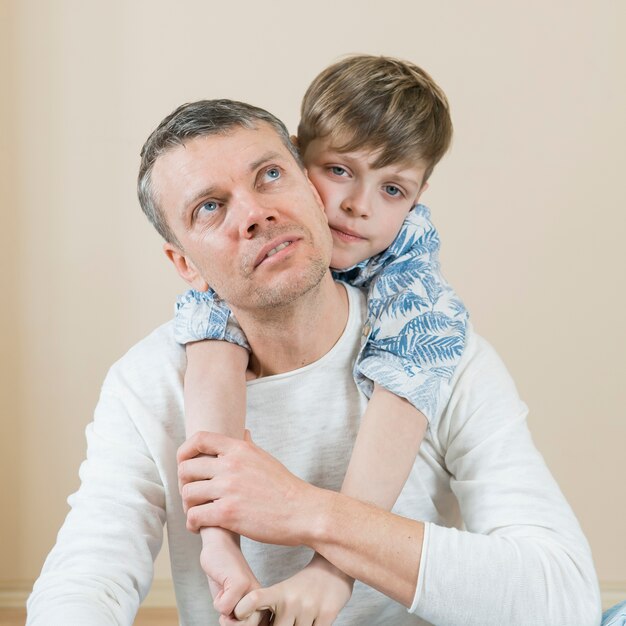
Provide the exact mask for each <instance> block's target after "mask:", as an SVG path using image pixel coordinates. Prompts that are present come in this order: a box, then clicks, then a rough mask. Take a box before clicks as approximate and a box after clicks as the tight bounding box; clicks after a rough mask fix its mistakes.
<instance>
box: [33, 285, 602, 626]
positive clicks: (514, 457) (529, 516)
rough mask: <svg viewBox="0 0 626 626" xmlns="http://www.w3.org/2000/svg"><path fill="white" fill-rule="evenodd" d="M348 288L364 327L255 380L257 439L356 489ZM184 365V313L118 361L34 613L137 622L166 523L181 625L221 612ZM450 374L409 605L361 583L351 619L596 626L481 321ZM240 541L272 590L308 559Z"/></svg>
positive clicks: (429, 457) (429, 440)
mask: <svg viewBox="0 0 626 626" xmlns="http://www.w3.org/2000/svg"><path fill="white" fill-rule="evenodd" d="M348 293H349V296H350V317H349V321H348V325H347V327H346V330H345V331H344V334H343V336H342V337H341V338H340V340H339V341H338V342H337V344H335V346H334V347H333V349H332V350H331V351H330V352H329V353H328V354H326V355H325V356H324V357H322V359H320V360H319V361H317V362H315V363H313V364H311V365H309V366H307V367H305V368H302V369H299V370H296V371H293V372H288V373H286V374H280V375H277V376H272V377H268V378H262V379H259V380H255V381H251V382H250V383H249V384H248V415H247V427H248V428H249V429H250V430H251V432H252V435H253V438H254V440H255V442H256V443H257V444H258V445H260V446H261V447H263V448H265V449H266V450H267V451H268V452H270V453H271V454H273V455H274V456H276V457H277V458H278V459H280V460H281V461H282V462H283V463H284V464H285V465H286V466H287V467H288V468H289V469H290V470H291V471H292V472H294V473H295V474H297V475H298V476H300V477H302V478H304V479H306V480H308V481H309V482H311V483H314V484H316V485H319V486H321V487H325V488H328V489H339V487H340V485H341V482H342V478H343V476H344V474H345V470H346V468H347V463H348V460H349V456H350V452H351V449H352V445H353V443H354V438H355V435H356V432H357V430H358V423H359V416H360V415H361V413H362V411H363V409H364V406H365V400H364V398H363V397H362V396H361V395H360V394H359V392H358V390H357V388H356V386H355V384H354V382H353V380H352V374H351V371H352V369H351V363H352V362H353V360H354V358H355V357H356V354H357V352H358V348H359V343H360V337H361V326H362V321H363V319H364V318H363V315H364V298H363V296H362V294H361V293H360V292H359V291H358V290H356V289H354V288H348ZM184 368H185V353H184V350H183V349H182V348H180V347H179V346H178V345H177V344H176V343H175V341H174V339H173V335H172V326H171V324H166V325H164V326H162V327H160V328H159V329H157V330H156V331H155V332H154V333H152V334H151V335H150V336H148V337H147V338H146V339H145V340H143V341H142V342H140V343H139V344H138V345H137V346H135V347H134V348H133V349H132V350H130V351H129V352H128V353H127V354H126V355H125V356H124V357H123V358H122V359H121V360H120V361H119V362H118V363H116V364H115V365H114V366H113V367H112V368H111V370H110V372H109V374H108V376H107V378H106V381H105V383H104V385H103V388H102V394H101V397H100V401H99V403H98V406H97V408H96V412H95V418H94V421H93V423H92V424H90V425H89V426H88V428H87V443H88V449H87V459H86V461H85V462H84V463H83V464H82V466H81V469H80V477H81V487H80V489H79V491H78V492H77V493H75V494H74V495H72V496H71V497H70V499H69V503H70V505H71V507H72V508H71V511H70V513H69V514H68V516H67V519H66V520H65V523H64V525H63V527H62V529H61V531H60V533H59V536H58V540H57V543H56V545H55V547H54V549H53V550H52V552H51V553H50V555H49V557H48V559H47V560H46V563H45V565H44V568H43V571H42V573H41V576H40V578H39V580H38V581H37V583H36V584H35V587H34V590H33V593H32V595H31V597H30V599H29V602H28V621H27V624H28V626H57V625H59V626H61V625H62V626H74V625H76V626H113V625H130V624H132V621H133V618H134V615H135V613H136V611H137V608H138V606H139V604H140V602H141V600H142V599H143V598H144V597H145V595H146V594H147V592H148V590H149V587H150V584H151V581H152V572H153V560H154V557H155V556H156V554H157V552H158V550H159V548H160V546H161V541H162V532H163V523H164V522H167V532H168V539H169V548H170V557H171V565H172V575H173V579H174V585H175V590H176V597H177V601H178V608H179V613H180V620H181V625H182V626H200V625H202V626H206V625H207V624H215V625H217V623H218V621H217V615H216V614H215V613H214V611H213V609H212V607H211V599H210V595H209V592H208V588H207V584H206V577H205V576H204V574H203V572H202V570H201V568H200V566H199V562H198V557H199V552H200V546H201V544H200V540H199V538H198V536H196V535H193V534H191V533H189V532H187V531H186V529H185V517H184V514H183V511H182V507H181V501H180V496H179V494H178V488H177V471H176V449H177V447H178V446H179V445H180V444H181V443H182V442H183V440H184V418H183V396H182V380H183V374H184ZM452 383H453V386H454V389H453V392H452V396H451V399H450V402H449V404H448V406H447V408H446V410H445V411H444V413H443V415H442V417H441V420H440V422H439V425H438V428H437V430H436V431H435V432H430V431H429V433H428V434H427V436H426V438H425V440H424V442H423V444H422V447H421V450H420V453H419V455H418V458H417V460H416V462H415V466H414V468H413V471H412V473H411V475H410V476H409V479H408V480H407V484H406V485H405V488H404V490H403V492H402V494H401V495H400V497H399V499H398V502H397V503H396V506H395V507H394V511H395V512H396V513H398V514H400V515H404V516H406V517H411V518H414V519H418V520H422V521H425V522H427V524H426V535H425V540H424V549H423V555H422V560H421V564H420V567H419V577H418V586H417V589H416V594H415V600H414V603H413V606H412V607H411V611H410V612H407V611H406V609H405V608H404V607H402V606H400V605H399V604H397V603H395V602H393V601H391V600H389V599H388V598H386V597H385V596H383V595H382V594H380V593H378V592H376V591H374V590H372V589H371V588H369V587H367V586H365V585H362V584H359V583H357V585H355V590H354V594H353V597H352V598H351V600H350V602H349V603H348V605H347V606H346V608H345V609H344V610H343V611H342V613H341V615H340V616H339V618H338V619H337V621H336V622H335V624H337V625H342V626H343V625H369V624H371V625H378V624H380V625H383V624H384V625H393V626H404V625H407V626H409V625H411V626H416V625H419V624H428V623H431V624H436V625H437V626H446V625H456V626H469V625H473V624H475V625H477V626H478V625H479V626H489V625H490V624H493V625H497V626H501V625H503V624H507V626H514V625H520V626H521V625H524V626H541V625H550V626H559V625H562V626H595V624H598V623H599V620H600V601H599V591H598V584H597V579H596V575H595V571H594V567H593V562H592V559H591V554H590V550H589V546H588V545H587V542H586V540H585V538H584V536H583V534H582V532H581V529H580V527H579V525H578V523H577V521H576V518H575V516H574V514H573V513H572V511H571V509H570V508H569V506H568V505H567V503H566V501H565V499H564V498H563V496H562V494H561V492H560V490H559V488H558V486H557V485H556V483H555V481H554V479H553V478H552V476H551V475H550V472H549V471H548V469H547V468H546V466H545V464H544V462H543V460H542V458H541V456H540V454H539V453H538V451H537V450H536V448H535V447H534V445H533V443H532V441H531V438H530V434H529V432H528V429H527V425H526V413H527V409H526V407H525V405H524V404H523V403H522V402H521V401H520V399H519V398H518V395H517V392H516V389H515V386H514V384H513V382H512V380H511V378H510V376H509V375H508V373H507V371H506V369H505V368H504V366H503V364H502V363H501V361H500V360H499V358H498V357H497V355H496V354H495V352H494V351H493V349H492V348H491V347H490V346H489V345H488V344H486V342H484V341H483V340H482V339H480V338H479V337H478V336H477V335H475V334H474V333H473V332H472V331H471V329H470V334H469V336H468V342H467V347H466V350H465V353H464V356H463V359H462V362H461V364H460V366H459V367H458V370H457V373H456V375H455V378H454V380H453V381H452ZM242 549H243V550H244V553H245V554H246V557H247V558H248V561H249V562H250V564H251V566H252V568H253V570H254V571H255V573H256V574H257V576H258V577H259V579H260V581H261V583H262V584H264V585H267V584H272V583H274V582H276V581H278V580H281V579H284V578H286V577H288V576H289V575H291V574H293V573H295V571H297V570H298V569H299V568H301V567H303V566H304V565H305V564H306V562H308V559H309V558H310V551H309V550H307V549H306V548H287V547H281V546H267V545H262V544H257V543H255V542H251V541H248V540H245V539H244V540H242ZM416 567H417V564H416Z"/></svg>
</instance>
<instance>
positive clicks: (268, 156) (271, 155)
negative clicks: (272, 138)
mask: <svg viewBox="0 0 626 626" xmlns="http://www.w3.org/2000/svg"><path fill="white" fill-rule="evenodd" d="M277 159H281V160H282V159H284V155H283V154H280V152H275V151H271V152H266V153H265V154H263V155H262V156H260V157H259V158H258V159H255V160H254V161H252V163H250V165H249V166H248V171H250V172H254V170H256V169H258V168H259V167H260V166H261V165H263V164H264V163H267V162H268V161H275V160H277Z"/></svg>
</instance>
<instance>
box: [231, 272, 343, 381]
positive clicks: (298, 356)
mask: <svg viewBox="0 0 626 626" xmlns="http://www.w3.org/2000/svg"><path fill="white" fill-rule="evenodd" d="M235 315H236V317H237V320H238V321H239V324H240V325H241V328H242V330H243V331H244V333H245V334H246V338H247V340H248V343H249V344H250V348H251V350H252V355H251V357H250V366H249V372H248V374H249V378H261V377H264V376H272V375H274V374H282V373H283V372H289V371H292V370H295V369H298V368H300V367H304V366H305V365H309V364H310V363H314V362H315V361H317V360H318V359H320V358H321V357H323V356H324V355H325V354H326V353H327V352H329V351H330V349H331V348H332V347H333V346H334V345H335V343H337V341H338V339H339V337H341V335H342V333H343V331H344V329H345V327H346V324H347V321H348V295H347V292H346V289H345V287H344V286H343V285H341V284H340V283H335V281H334V280H333V279H332V277H331V275H330V273H328V274H326V276H324V278H323V279H322V281H321V282H320V283H319V285H317V286H316V287H315V288H314V289H312V290H311V291H309V292H308V293H306V294H304V295H303V296H301V297H300V298H298V299H297V300H296V301H295V302H292V303H290V304H288V305H285V306H283V307H273V308H272V309H271V310H268V311H261V312H259V311H255V312H254V313H251V312H244V311H235Z"/></svg>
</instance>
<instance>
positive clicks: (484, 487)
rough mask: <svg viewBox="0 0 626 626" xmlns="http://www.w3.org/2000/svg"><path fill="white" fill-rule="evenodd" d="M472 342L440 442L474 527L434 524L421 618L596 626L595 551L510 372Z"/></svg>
mask: <svg viewBox="0 0 626 626" xmlns="http://www.w3.org/2000/svg"><path fill="white" fill-rule="evenodd" d="M470 341H471V343H472V345H471V347H470V346H469V345H468V352H469V353H470V355H471V356H470V360H471V365H472V367H471V368H465V371H464V372H463V374H462V375H461V376H460V378H457V379H455V381H454V385H455V391H454V393H453V397H452V400H451V402H450V403H449V405H448V407H446V409H445V411H444V413H443V415H442V418H441V421H440V425H439V429H438V432H437V433H436V438H435V445H436V446H437V447H440V451H441V454H442V455H443V456H444V459H445V467H446V469H447V471H448V472H449V473H450V487H451V489H452V492H453V494H454V495H455V496H456V499H457V501H458V505H459V509H460V514H461V517H462V519H463V524H464V526H463V528H461V529H457V528H447V527H444V526H442V525H437V524H433V523H429V524H428V541H427V542H425V544H424V548H423V552H422V562H421V563H420V572H419V580H418V585H417V590H416V595H415V600H414V603H413V606H412V607H411V611H412V612H414V613H416V614H417V615H419V616H420V617H421V618H423V619H425V620H427V621H428V622H429V623H433V624H464V625H466V626H489V625H491V624H493V625H494V626H495V625H500V624H507V625H510V626H526V625H528V624H533V626H553V625H555V624H563V625H565V624H576V625H577V626H595V625H596V624H599V623H600V613H601V611H600V594H599V589H598V581H597V578H596V574H595V570H594V566H593V561H592V557H591V551H590V549H589V545H588V543H587V541H586V539H585V537H584V535H583V533H582V530H581V528H580V526H579V524H578V522H577V520H576V517H575V515H574V513H573V511H572V510H571V508H570V507H569V505H568V504H567V502H566V500H565V498H564V497H563V495H562V493H561V491H560V489H559V487H558V485H557V483H556V481H555V480H554V478H553V477H552V475H551V473H550V471H549V469H548V468H547V466H546V464H545V462H544V460H543V458H542V457H541V455H540V453H539V452H538V450H537V449H536V447H535V446H534V444H533V441H532V438H531V436H530V432H529V430H528V426H527V421H526V417H527V412H528V411H527V408H526V406H525V405H524V403H523V402H522V401H521V400H520V399H519V396H518V394H517V390H516V389H515V385H514V383H513V381H512V380H511V378H510V376H509V375H508V373H507V371H506V368H505V367H504V365H503V364H502V362H501V361H500V359H499V358H498V356H497V355H496V353H495V351H494V350H493V349H492V348H491V347H490V346H489V345H488V344H487V343H486V342H484V341H482V340H480V341H478V340H477V342H476V345H479V347H480V349H479V350H474V339H471V340H470ZM462 367H463V366H462Z"/></svg>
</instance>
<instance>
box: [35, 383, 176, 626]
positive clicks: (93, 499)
mask: <svg viewBox="0 0 626 626" xmlns="http://www.w3.org/2000/svg"><path fill="white" fill-rule="evenodd" d="M134 404H137V407H134V406H133V405H134ZM138 406H139V400H138V399H137V398H136V397H135V395H134V394H132V393H130V392H129V393H128V394H126V397H125V398H124V396H123V395H122V394H117V393H115V391H114V390H113V389H112V384H111V375H109V377H108V378H107V381H106V382H105V385H104V387H103V391H102V394H101V397H100V401H99V403H98V406H97V408H96V413H95V418H94V421H93V422H92V423H91V424H90V425H89V426H88V427H87V431H86V434H87V458H86V460H85V461H84V462H83V463H82V465H81V468H80V480H81V484H80V488H79V489H78V491H77V492H76V493H75V494H73V495H72V496H70V498H69V499H68V503H69V505H70V507H71V510H70V512H69V513H68V515H67V517H66V519H65V522H64V524H63V526H62V528H61V530H60V532H59V534H58V537H57V542H56V545H55V546H54V548H53V549H52V551H51V552H50V554H49V556H48V558H47V559H46V562H45V564H44V566H43V570H42V572H41V575H40V577H39V579H38V580H37V582H36V583H35V585H34V588H33V592H32V594H31V596H30V598H29V600H28V620H27V624H28V626H49V625H50V624H64V625H67V626H84V625H85V624H89V625H90V626H126V625H128V626H130V625H131V624H132V623H133V620H134V617H135V614H136V612H137V609H138V607H139V604H140V602H141V601H142V600H143V598H144V597H145V596H146V595H147V593H148V590H149V588H150V585H151V582H152V576H153V561H154V558H155V557H156V555H157V553H158V551H159V549H160V547H161V543H162V538H163V524H164V522H165V518H166V516H165V506H166V495H165V488H164V486H163V483H162V480H161V478H160V474H159V471H158V469H157V467H156V465H155V462H154V460H153V457H152V454H151V452H150V451H149V450H148V448H147V445H146V443H145V441H144V439H143V437H142V436H141V435H140V433H139V432H138V430H137V428H136V427H135V426H134V421H133V420H132V419H131V413H132V412H133V411H135V410H142V409H141V408H138Z"/></svg>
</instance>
